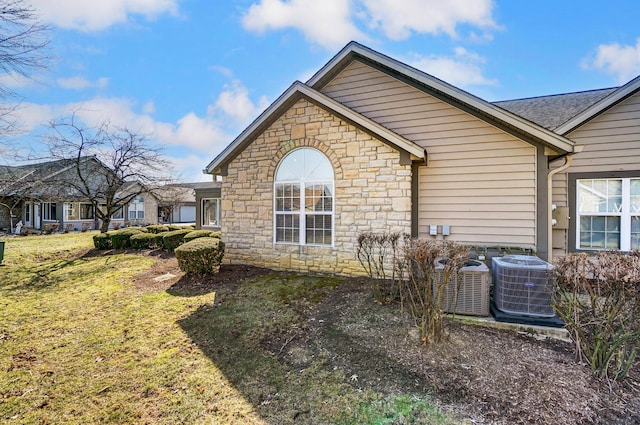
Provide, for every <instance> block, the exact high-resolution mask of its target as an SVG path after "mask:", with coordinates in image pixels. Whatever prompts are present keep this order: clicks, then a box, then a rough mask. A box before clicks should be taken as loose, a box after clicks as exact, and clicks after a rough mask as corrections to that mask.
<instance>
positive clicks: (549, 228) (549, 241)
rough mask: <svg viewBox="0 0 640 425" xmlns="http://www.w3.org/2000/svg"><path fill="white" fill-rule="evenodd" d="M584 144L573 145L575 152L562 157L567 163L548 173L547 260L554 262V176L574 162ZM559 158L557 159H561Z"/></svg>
mask: <svg viewBox="0 0 640 425" xmlns="http://www.w3.org/2000/svg"><path fill="white" fill-rule="evenodd" d="M582 149H584V146H583V145H576V146H574V147H573V152H571V153H568V154H566V155H564V156H562V157H560V158H564V159H565V163H564V164H563V165H562V166H560V167H558V168H555V169H553V170H550V171H549V173H548V174H547V262H548V263H552V262H553V207H552V205H553V176H555V175H556V174H558V173H559V172H561V171H564V170H566V169H567V168H569V167H571V163H572V162H573V156H574V155H575V154H578V153H580V152H582ZM560 158H557V159H560Z"/></svg>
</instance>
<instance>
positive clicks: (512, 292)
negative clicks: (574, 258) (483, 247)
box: [492, 255, 555, 318]
mask: <svg viewBox="0 0 640 425" xmlns="http://www.w3.org/2000/svg"><path fill="white" fill-rule="evenodd" d="M492 268H493V301H494V303H495V306H496V308H497V309H499V310H500V311H503V312H504V313H507V314H514V315H521V316H532V317H548V318H551V317H554V316H555V311H553V308H552V307H551V296H552V295H553V285H552V283H551V271H552V270H553V266H552V265H551V264H549V263H547V262H546V261H544V260H541V259H540V258H538V257H535V256H531V255H505V256H504V257H493V259H492Z"/></svg>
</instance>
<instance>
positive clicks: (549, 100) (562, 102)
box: [493, 87, 618, 130]
mask: <svg viewBox="0 0 640 425" xmlns="http://www.w3.org/2000/svg"><path fill="white" fill-rule="evenodd" d="M617 89H618V87H613V88H607V89H599V90H589V91H582V92H576V93H564V94H555V95H550V96H540V97H530V98H526V99H515V100H504V101H500V102H493V104H494V105H495V106H499V107H500V108H503V109H506V110H507V111H509V112H512V113H514V114H516V115H519V116H521V117H522V118H525V119H527V120H529V121H532V122H534V123H536V124H538V125H540V126H542V127H545V128H547V129H549V130H555V129H556V128H558V127H559V126H560V125H562V124H564V123H565V122H567V121H568V120H570V119H571V118H573V117H575V116H576V115H578V114H579V113H580V112H582V111H584V110H585V109H587V108H589V107H590V106H591V105H593V104H595V103H596V102H598V101H599V100H601V99H603V98H605V97H607V96H608V95H610V94H611V93H613V92H614V91H616V90H617Z"/></svg>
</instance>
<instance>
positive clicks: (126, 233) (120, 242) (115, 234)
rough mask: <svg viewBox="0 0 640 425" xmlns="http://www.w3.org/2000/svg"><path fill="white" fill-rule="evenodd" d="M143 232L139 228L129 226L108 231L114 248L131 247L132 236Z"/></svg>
mask: <svg viewBox="0 0 640 425" xmlns="http://www.w3.org/2000/svg"><path fill="white" fill-rule="evenodd" d="M139 233H142V232H141V231H140V230H139V229H136V228H132V227H127V228H124V229H119V230H111V231H109V232H107V235H108V236H109V238H111V246H112V247H113V249H123V248H130V247H131V241H130V240H129V239H130V238H131V236H133V235H137V234H139Z"/></svg>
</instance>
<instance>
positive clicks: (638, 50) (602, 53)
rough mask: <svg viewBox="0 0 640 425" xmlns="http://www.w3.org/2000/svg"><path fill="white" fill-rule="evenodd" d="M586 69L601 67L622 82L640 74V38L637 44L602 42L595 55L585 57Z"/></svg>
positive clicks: (584, 65)
mask: <svg viewBox="0 0 640 425" xmlns="http://www.w3.org/2000/svg"><path fill="white" fill-rule="evenodd" d="M582 66H583V67H584V68H585V69H601V70H603V71H605V72H606V73H608V74H611V75H613V76H614V77H615V78H616V80H617V81H618V82H619V83H620V84H622V83H626V82H627V81H629V80H631V79H632V78H634V77H636V76H638V74H640V38H639V39H637V40H636V45H635V46H629V45H620V44H618V43H611V44H601V45H600V46H598V50H597V53H596V55H595V57H593V58H589V59H585V60H584V61H583V63H582Z"/></svg>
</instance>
